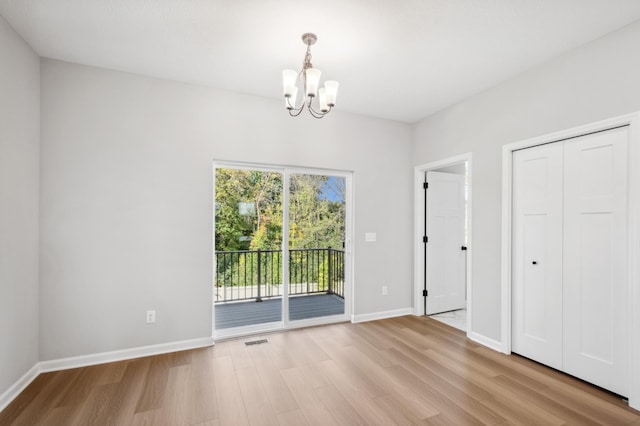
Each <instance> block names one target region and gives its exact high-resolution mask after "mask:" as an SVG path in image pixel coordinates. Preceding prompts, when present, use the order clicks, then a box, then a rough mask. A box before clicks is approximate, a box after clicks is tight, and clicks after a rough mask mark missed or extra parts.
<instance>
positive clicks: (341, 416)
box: [316, 385, 367, 426]
mask: <svg viewBox="0 0 640 426" xmlns="http://www.w3.org/2000/svg"><path fill="white" fill-rule="evenodd" d="M316 393H317V395H318V398H320V401H321V402H322V403H323V404H324V406H325V407H327V409H328V410H329V412H331V415H332V416H333V418H334V419H335V420H336V422H337V423H338V424H340V425H345V426H349V425H366V424H367V422H366V421H365V420H364V419H363V418H362V417H361V416H360V415H359V414H358V412H357V411H356V410H355V409H354V408H353V407H352V406H351V404H349V401H347V400H346V399H344V398H342V395H341V394H340V392H338V389H336V388H335V386H333V385H327V386H324V387H321V388H318V389H316Z"/></svg>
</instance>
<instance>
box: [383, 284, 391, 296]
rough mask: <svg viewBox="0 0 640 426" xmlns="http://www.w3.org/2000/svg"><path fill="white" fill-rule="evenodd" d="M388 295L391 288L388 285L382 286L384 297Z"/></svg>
mask: <svg viewBox="0 0 640 426" xmlns="http://www.w3.org/2000/svg"><path fill="white" fill-rule="evenodd" d="M387 294H389V288H388V287H387V286H386V285H383V286H382V295H383V296H386V295H387Z"/></svg>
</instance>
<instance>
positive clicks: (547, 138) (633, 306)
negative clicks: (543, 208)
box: [501, 112, 640, 410]
mask: <svg viewBox="0 0 640 426" xmlns="http://www.w3.org/2000/svg"><path fill="white" fill-rule="evenodd" d="M621 126H629V168H628V170H629V194H628V218H629V219H628V220H629V224H628V231H629V239H628V242H627V244H628V256H629V262H628V264H629V266H628V271H627V273H628V283H629V284H628V285H629V293H628V294H629V306H628V312H629V318H628V321H627V329H628V336H629V370H630V371H629V380H630V383H629V406H630V407H632V408H635V409H636V410H640V261H639V260H638V259H639V257H640V112H637V113H633V114H627V115H623V116H620V117H615V118H611V119H608V120H603V121H599V122H596V123H591V124H587V125H584V126H579V127H574V128H572V129H567V130H563V131H560V132H555V133H550V134H547V135H543V136H538V137H535V138H531V139H526V140H522V141H518V142H513V143H510V144H507V145H504V146H503V147H502V261H501V265H502V267H501V269H502V271H501V304H502V307H501V311H502V312H501V327H502V333H501V341H502V348H501V350H502V352H504V353H506V354H510V353H511V251H512V247H511V243H512V233H511V231H512V212H511V209H512V206H513V202H512V176H513V164H512V157H513V156H512V153H513V151H516V150H519V149H524V148H529V147H532V146H536V145H542V144H546V143H553V142H559V141H561V140H565V139H570V138H575V137H579V136H583V135H586V134H589V133H594V132H600V131H604V130H609V129H612V128H615V127H621Z"/></svg>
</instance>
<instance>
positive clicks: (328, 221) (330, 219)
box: [215, 169, 345, 289]
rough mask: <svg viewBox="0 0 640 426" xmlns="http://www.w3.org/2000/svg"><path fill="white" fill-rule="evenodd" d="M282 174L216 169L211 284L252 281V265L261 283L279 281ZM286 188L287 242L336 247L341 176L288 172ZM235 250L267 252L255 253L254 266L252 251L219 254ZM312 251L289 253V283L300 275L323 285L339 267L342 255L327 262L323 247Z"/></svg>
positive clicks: (341, 221)
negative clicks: (214, 251)
mask: <svg viewBox="0 0 640 426" xmlns="http://www.w3.org/2000/svg"><path fill="white" fill-rule="evenodd" d="M282 179H283V177H282V175H281V174H279V173H275V172H263V171H255V170H236V169H216V200H215V201H216V204H215V209H216V229H215V244H216V253H217V262H216V265H217V266H216V269H217V273H216V285H219V286H220V285H226V286H237V285H247V286H250V285H255V284H257V282H258V277H257V271H258V269H260V271H261V272H262V274H261V277H260V283H261V284H281V283H282V277H281V276H280V274H281V268H282V265H281V261H282V260H281V259H282V257H281V256H280V250H281V245H282V214H283V212H282V198H283V197H282V191H283V182H282ZM289 188H290V191H289V248H290V249H327V248H333V249H337V250H342V248H343V239H344V232H345V228H344V225H345V202H344V200H345V198H344V197H345V180H344V178H336V177H329V176H320V175H306V174H294V175H292V176H291V179H290V182H289ZM239 250H248V251H252V252H254V251H257V250H262V251H267V252H266V253H262V254H261V256H260V268H258V256H257V254H256V253H247V254H228V255H222V254H220V252H229V251H239ZM310 253H311V252H310ZM313 253H314V254H312V255H311V260H308V256H296V255H292V257H291V263H290V276H291V280H292V283H293V282H294V281H296V280H298V281H299V280H305V281H306V282H315V283H318V287H319V288H321V289H326V286H327V283H328V282H330V278H329V277H328V276H327V275H328V273H329V271H331V270H332V269H337V268H338V269H340V270H343V268H344V267H343V265H342V260H339V262H335V264H332V265H331V266H329V264H328V263H329V262H330V258H331V257H330V255H329V254H328V252H326V251H322V252H321V253H318V252H313ZM325 253H327V254H326V255H325ZM222 256H225V257H224V258H223V257H222ZM340 259H342V257H340ZM275 262H277V263H278V264H277V265H274V263H275ZM265 271H268V273H265ZM274 271H275V272H274ZM338 272H340V271H338ZM334 275H335V273H334ZM334 281H335V279H334ZM323 287H324V288H323Z"/></svg>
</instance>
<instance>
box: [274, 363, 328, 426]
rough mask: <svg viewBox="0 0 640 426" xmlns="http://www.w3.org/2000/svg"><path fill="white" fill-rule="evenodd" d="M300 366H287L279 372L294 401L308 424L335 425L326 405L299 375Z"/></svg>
mask: <svg viewBox="0 0 640 426" xmlns="http://www.w3.org/2000/svg"><path fill="white" fill-rule="evenodd" d="M301 368H302V367H295V368H289V369H286V370H282V371H281V372H280V373H281V374H282V377H283V378H284V381H285V382H286V383H287V386H289V389H290V390H291V393H292V394H293V397H294V398H295V399H296V403H297V404H298V406H299V407H300V410H302V413H303V414H304V416H305V418H306V420H307V422H308V423H309V424H310V425H318V426H325V425H326V426H330V425H337V424H338V423H337V422H336V421H335V419H334V418H333V416H332V415H331V413H330V412H329V410H328V409H327V407H326V406H325V405H324V404H323V403H322V401H320V398H319V396H318V394H317V393H316V391H315V389H313V388H312V387H311V386H309V385H308V384H307V383H306V382H305V381H304V379H303V378H302V375H301Z"/></svg>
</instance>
